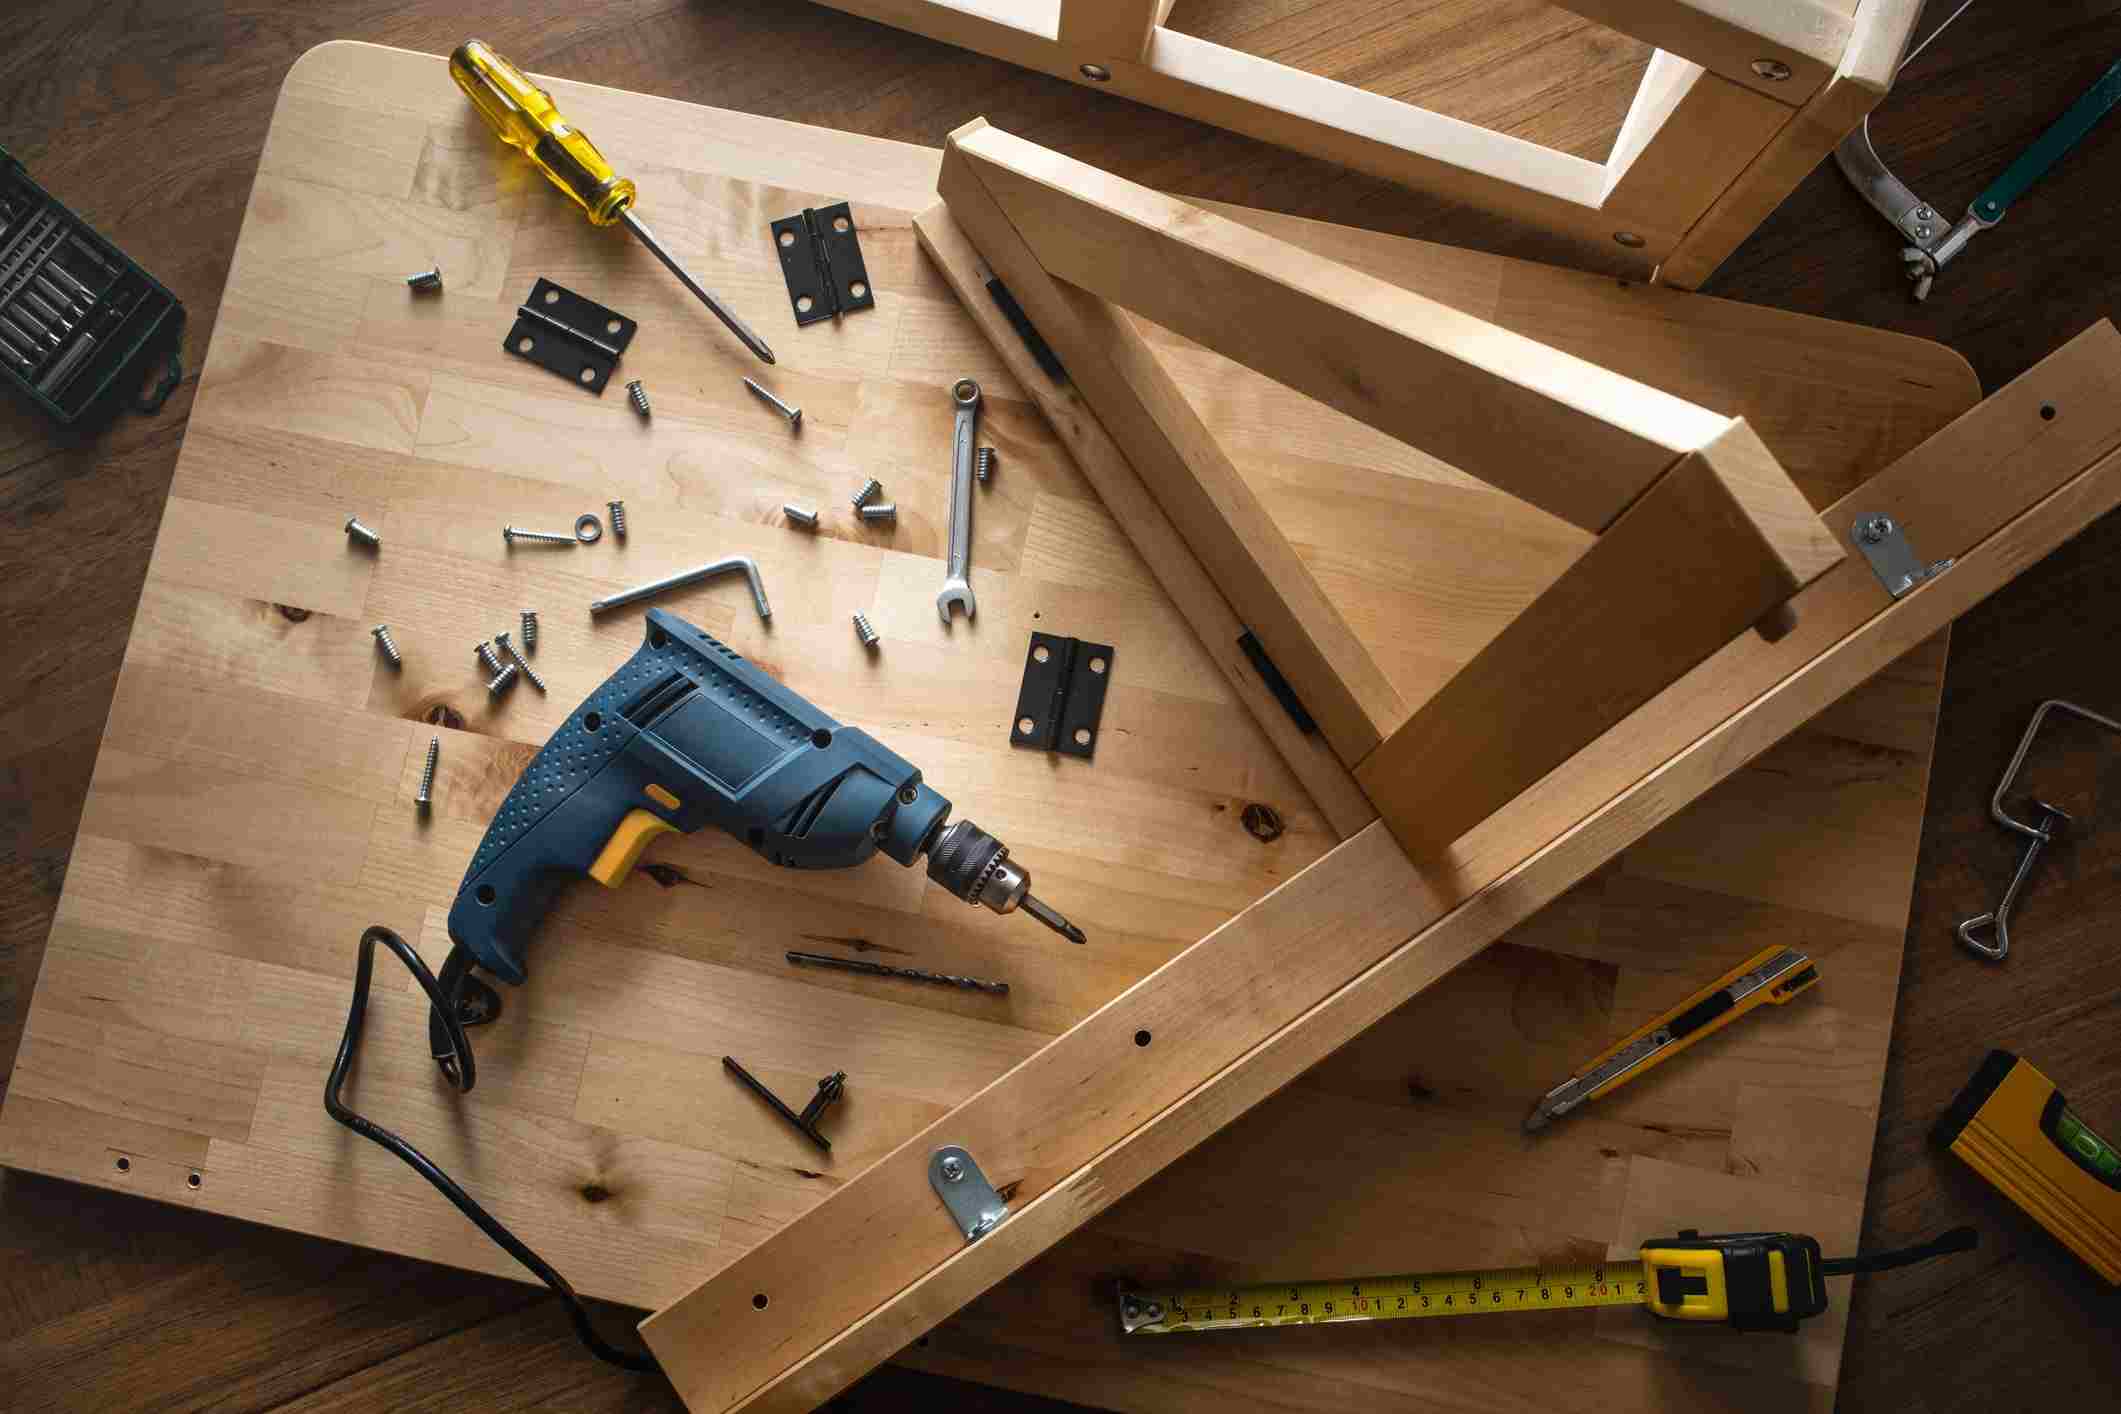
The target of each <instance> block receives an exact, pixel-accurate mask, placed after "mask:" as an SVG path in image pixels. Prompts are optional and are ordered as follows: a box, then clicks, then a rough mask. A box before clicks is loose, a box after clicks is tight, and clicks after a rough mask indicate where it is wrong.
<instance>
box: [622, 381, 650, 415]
mask: <svg viewBox="0 0 2121 1414" xmlns="http://www.w3.org/2000/svg"><path fill="white" fill-rule="evenodd" d="M626 401H627V402H629V403H632V404H633V410H634V411H635V412H637V413H639V414H640V415H641V416H642V417H644V418H645V417H650V416H652V415H653V414H651V413H650V412H649V411H648V390H647V389H646V388H643V387H642V386H641V380H640V379H638V378H636V379H634V380H633V381H632V382H631V383H628V384H627V385H626Z"/></svg>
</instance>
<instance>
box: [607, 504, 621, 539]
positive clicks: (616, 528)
mask: <svg viewBox="0 0 2121 1414" xmlns="http://www.w3.org/2000/svg"><path fill="white" fill-rule="evenodd" d="M604 509H605V510H607V511H610V512H611V533H612V534H613V535H616V536H617V537H618V538H619V539H621V540H624V539H625V538H626V503H625V502H624V501H606V502H605V503H604Z"/></svg>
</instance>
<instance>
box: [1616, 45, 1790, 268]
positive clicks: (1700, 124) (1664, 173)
mask: <svg viewBox="0 0 2121 1414" xmlns="http://www.w3.org/2000/svg"><path fill="white" fill-rule="evenodd" d="M1791 116H1792V115H1791V113H1790V110H1789V109H1787V108H1785V107H1783V106H1782V105H1781V104H1779V103H1773V102H1770V101H1769V100H1767V99H1765V98H1762V97H1760V96H1759V95H1758V94H1756V93H1753V92H1752V91H1750V90H1748V89H1746V88H1744V87H1742V86H1740V85H1738V84H1735V83H1732V82H1731V81H1730V80H1728V79H1725V78H1723V77H1721V76H1720V75H1717V74H1713V73H1710V72H1709V71H1708V70H1706V69H1704V68H1702V67H1701V66H1700V65H1699V64H1694V63H1690V62H1688V61H1687V60H1685V59H1682V58H1680V57H1679V56H1678V55H1676V54H1669V53H1666V52H1665V51H1664V50H1662V49H1660V50H1658V51H1657V52H1656V53H1655V54H1654V55H1652V56H1651V57H1650V66H1649V69H1648V71H1647V72H1646V73H1645V74H1644V75H1643V78H1642V87H1641V88H1640V89H1639V90H1637V92H1636V94H1635V102H1634V105H1633V106H1632V107H1630V108H1629V109H1628V116H1627V121H1626V122H1625V123H1623V124H1622V125H1621V129H1620V136H1619V138H1618V139H1616V140H1615V142H1614V144H1613V155H1612V156H1611V157H1609V158H1607V159H1606V168H1605V170H1606V186H1605V195H1604V197H1603V198H1602V199H1601V200H1600V202H1599V204H1598V209H1599V211H1600V212H1601V213H1603V214H1604V215H1605V216H1606V217H1608V218H1609V219H1610V220H1611V221H1612V222H1613V224H1614V227H1615V228H1616V229H1619V228H1623V227H1626V228H1633V227H1635V226H1640V227H1642V228H1644V229H1646V230H1652V231H1670V230H1685V229H1686V228H1687V227H1688V226H1691V225H1692V224H1693V223H1694V221H1695V220H1696V219H1697V218H1698V217H1699V216H1700V214H1701V213H1702V212H1703V211H1705V210H1707V209H1708V207H1709V204H1710V203H1711V202H1713V201H1714V200H1715V199H1716V198H1717V197H1718V196H1720V195H1722V194H1723V191H1724V189H1725V188H1726V187H1728V186H1729V185H1730V184H1731V183H1732V182H1733V181H1735V180H1736V179H1737V178H1738V177H1739V175H1740V174H1742V173H1743V172H1744V171H1745V169H1746V167H1747V165H1748V164H1749V163H1751V162H1752V160H1753V158H1754V156H1755V155H1756V154H1757V153H1759V152H1760V150H1761V149H1762V148H1764V147H1766V146H1767V145H1768V143H1769V142H1771V141H1773V140H1774V137H1775V135H1776V134H1777V133H1779V132H1781V131H1782V129H1783V128H1784V126H1786V125H1787V124H1788V123H1789V122H1790V120H1791ZM1638 234H1639V232H1638Z"/></svg>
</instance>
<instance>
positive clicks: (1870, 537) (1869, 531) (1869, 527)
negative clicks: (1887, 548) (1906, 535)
mask: <svg viewBox="0 0 2121 1414" xmlns="http://www.w3.org/2000/svg"><path fill="white" fill-rule="evenodd" d="M1892 533H1893V518H1892V517H1891V516H1872V517H1871V518H1870V519H1869V520H1867V521H1865V522H1864V523H1863V527H1862V529H1860V530H1859V531H1857V534H1858V535H1859V536H1861V537H1862V540H1863V543H1864V544H1866V545H1876V544H1877V543H1878V542H1879V541H1881V540H1883V539H1885V537H1886V536H1888V535H1891V534H1892Z"/></svg>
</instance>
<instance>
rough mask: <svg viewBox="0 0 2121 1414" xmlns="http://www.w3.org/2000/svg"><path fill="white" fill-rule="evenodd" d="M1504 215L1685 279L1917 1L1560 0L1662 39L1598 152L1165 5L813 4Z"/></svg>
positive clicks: (1808, 145)
mask: <svg viewBox="0 0 2121 1414" xmlns="http://www.w3.org/2000/svg"><path fill="white" fill-rule="evenodd" d="M821 3H824V4H827V5H830V6H832V7H833V8H835V9H839V10H846V11H848V12H850V13H852V14H857V15H862V16H865V17H867V18H869V19H873V20H878V21H881V22H883V23H885V24H890V25H896V26H898V27H899V28H901V29H908V30H912V31H914V32H916V33H919V34H924V35H928V36H930V37H931V38H935V39H940V40H943V41H945V42H947V43H950V44H957V45H961V46H963V47H965V48H967V49H973V50H977V51H978V52H980V53H982V54H987V55H991V56H993V57H994V58H997V59H1004V60H1007V61H1009V62H1010V63H1014V64H1020V65H1023V66H1024V67H1025V68H1030V69H1038V70H1041V71H1043V72H1045V73H1049V74H1053V75H1055V76H1057V77H1060V78H1064V79H1069V80H1071V81H1074V82H1077V83H1081V84H1083V85H1084V86H1086V87H1091V88H1097V89H1103V90H1108V91H1110V92H1113V93H1117V94H1120V95H1122V96H1124V97H1127V98H1131V99H1134V100H1136V101H1137V102H1141V103H1147V104H1151V105H1153V106H1155V107H1158V108H1163V109H1167V110H1169V111H1170V112H1173V113H1180V114H1183V115H1185V116H1187V117H1190V118H1196V119H1199V120H1200V121H1202V122H1207V123H1213V124H1215V125H1216V126H1218V127H1225V128H1229V129H1232V130H1233V131H1236V132H1241V133H1244V134H1246V135H1248V136H1251V137H1256V138H1259V139H1261V140H1263V141H1267V142H1273V143H1278V144H1280V145H1282V146H1285V147H1290V148H1294V149H1296V150H1297V151H1299V152H1306V153H1309V154H1311V155H1313V156H1317V157H1324V158H1328V159H1331V160H1333V161H1336V162H1341V163H1345V164H1346V165H1348V166H1351V167H1355V168H1359V169H1361V170H1362V171H1365V172H1369V173H1372V174H1374V175H1376V176H1380V177H1383V178H1386V179H1387V180H1390V181H1395V182H1401V183H1404V184H1406V185H1408V186H1412V187H1417V188H1420V189H1422V190H1425V191H1433V192H1435V193H1437V194H1438V195H1439V196H1442V197H1445V198H1447V199H1449V200H1451V201H1454V202H1458V203H1462V204H1465V205H1469V206H1473V207H1476V208H1479V209H1482V210H1485V211H1490V212H1494V213H1496V214H1499V215H1502V216H1506V217H1508V218H1511V219H1512V220H1514V221H1517V222H1520V223H1523V224H1525V225H1528V226H1532V227H1535V228H1537V229H1539V230H1542V231H1545V232H1547V233H1549V234H1551V235H1552V236H1554V237H1556V238H1557V241H1558V249H1559V250H1560V251H1562V252H1566V253H1567V255H1568V258H1570V259H1572V260H1574V261H1575V262H1576V263H1579V264H1581V265H1583V266H1585V267H1587V268H1593V269H1600V270H1610V271H1613V272H1615V273H1619V274H1626V275H1630V276H1633V277H1636V278H1643V279H1647V278H1651V277H1652V276H1654V277H1655V278H1657V279H1659V280H1661V281H1663V282H1664V283H1667V284H1673V285H1678V286H1681V287H1684V288H1688V289H1692V288H1694V287H1696V286H1698V285H1700V284H1701V282H1702V281H1704V280H1706V279H1707V278H1708V277H1709V275H1710V274H1711V273H1712V272H1713V271H1714V270H1715V269H1716V267H1717V266H1718V265H1719V264H1721V263H1722V261H1723V260H1724V258H1725V257H1726V256H1728V255H1729V254H1730V253H1731V252H1732V251H1733V250H1735V249H1736V248H1737V246H1738V244H1739V242H1740V241H1742V240H1744V239H1745V237H1746V235H1747V234H1748V233H1750V232H1751V231H1752V229H1753V228H1754V227H1755V226H1757V225H1759V224H1760V222H1761V221H1762V220H1764V219H1765V218H1766V217H1767V215H1768V213H1769V212H1771V211H1773V210H1774V209H1775V207H1776V206H1778V205H1779V204H1780V203H1781V202H1782V199H1783V198H1784V197H1786V196H1788V195H1789V193H1790V192H1791V191H1792V190H1794V189H1795V187H1796V185H1797V183H1798V182H1799V181H1801V180H1802V179H1803V178H1804V176H1805V174H1806V173H1808V172H1809V171H1811V169H1812V168H1813V167H1815V166H1817V165H1818V163H1819V162H1820V161H1821V160H1822V159H1824V158H1825V157H1826V155H1827V154H1828V153H1829V152H1831V151H1832V150H1833V147H1834V144H1835V143H1837V142H1839V141H1840V140H1841V138H1842V137H1844V136H1845V135H1846V134H1847V133H1848V132H1849V131H1850V129H1852V128H1854V127H1855V126H1856V124H1857V123H1858V122H1860V121H1862V119H1863V117H1864V116H1865V115H1866V114H1868V113H1869V112H1870V111H1871V109H1873V108H1875V107H1876V106H1877V105H1878V103H1879V102H1880V100H1882V99H1883V98H1884V96H1885V94H1886V91H1887V90H1888V89H1889V88H1890V87H1891V86H1892V80H1893V75H1894V72H1895V70H1896V69H1897V68H1898V66H1899V63H1900V56H1901V54H1902V53H1903V52H1904V50H1905V49H1906V46H1907V41H1908V36H1909V33H1910V31H1912V29H1913V28H1914V24H1915V20H1916V17H1917V16H1918V15H1919V14H1920V13H1921V10H1922V3H1921V0H1562V3H1563V4H1564V6H1565V8H1567V9H1569V10H1572V11H1574V12H1576V13H1577V14H1580V15H1583V16H1585V17H1586V18H1589V19H1592V20H1595V21H1597V22H1598V23H1600V24H1602V25H1605V26H1607V27H1609V28H1611V29H1614V30H1617V31H1619V32H1620V33H1622V34H1626V35H1628V36H1631V37H1633V38H1636V39H1639V40H1642V41H1644V42H1646V43H1648V44H1651V45H1655V46H1657V49H1656V52H1655V53H1654V54H1653V55H1652V56H1651V59H1650V63H1649V67H1648V69H1647V71H1646V72H1645V73H1644V75H1643V78H1642V83H1641V86H1640V87H1639V88H1638V90H1637V91H1636V94H1635V99H1634V102H1633V104H1632V106H1631V107H1630V108H1629V110H1628V114H1627V117H1626V119H1625V121H1624V122H1623V124H1622V126H1621V130H1620V134H1619V136H1618V138H1617V139H1616V140H1615V142H1614V144H1613V149H1612V152H1611V154H1610V155H1609V157H1608V158H1607V160H1606V161H1605V162H1604V163H1597V162H1591V161H1587V160H1586V159H1584V158H1581V157H1576V156H1571V155H1569V154H1566V153H1561V152H1556V151H1554V150H1552V149H1550V148H1546V147H1542V146H1540V145H1538V144H1537V143H1532V142H1527V141H1524V140H1523V139H1521V138H1516V137H1511V136H1508V135H1505V134H1503V133H1498V132H1494V131H1491V130H1489V129H1486V128H1482V127H1479V126H1477V125H1474V124H1471V123H1466V122H1462V121H1459V120H1457V119H1454V118H1449V117H1445V116H1443V115H1441V114H1437V113H1432V112H1429V111H1428V110H1426V109H1423V108H1419V107H1416V106H1414V105H1412V104H1409V103H1404V102H1401V101H1399V100H1397V99H1393V98H1387V97H1384V96H1381V95H1379V94H1375V93H1371V92H1368V91H1367V90H1364V89H1361V88H1357V87H1354V86H1352V85H1349V84H1345V83H1339V82H1336V81H1334V80H1332V79H1328V78H1323V77H1320V76H1318V75H1316V74H1310V73H1306V72H1304V71H1303V70H1300V69H1295V68H1291V67H1289V66H1287V65H1284V64H1278V63H1275V62H1274V61H1272V60H1269V59H1264V58H1261V57H1259V56H1257V55H1253V54H1248V53H1245V52H1244V51H1242V50H1238V49H1232V48H1229V47H1227V46H1224V45H1219V44H1214V43H1211V42H1209V41H1207V40H1204V39H1199V38H1196V37H1194V36H1192V35H1188V34H1184V33H1182V32H1180V31H1178V30H1174V29H1171V28H1169V27H1168V26H1167V25H1166V24H1165V20H1166V19H1167V18H1168V17H1169V15H1170V12H1171V9H1172V4H1173V0H821Z"/></svg>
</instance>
